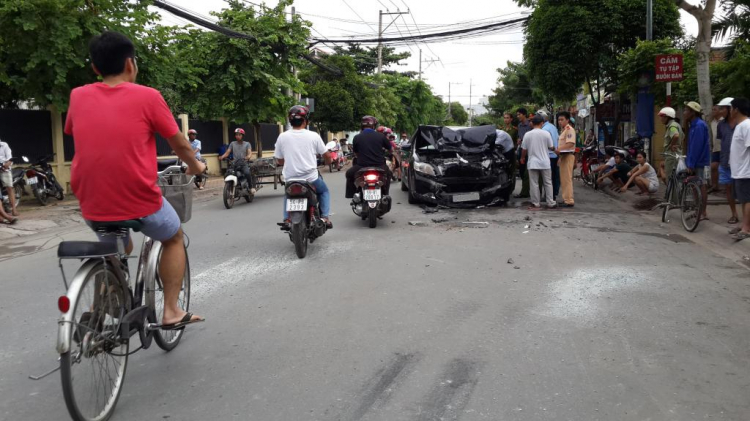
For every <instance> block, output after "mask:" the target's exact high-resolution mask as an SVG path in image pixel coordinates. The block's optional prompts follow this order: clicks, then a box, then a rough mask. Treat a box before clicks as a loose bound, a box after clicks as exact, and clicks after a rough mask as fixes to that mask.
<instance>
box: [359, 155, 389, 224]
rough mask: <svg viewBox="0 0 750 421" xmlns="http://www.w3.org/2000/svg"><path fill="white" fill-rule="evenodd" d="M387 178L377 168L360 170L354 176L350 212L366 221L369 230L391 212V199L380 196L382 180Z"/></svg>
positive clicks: (385, 174)
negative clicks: (354, 191)
mask: <svg viewBox="0 0 750 421" xmlns="http://www.w3.org/2000/svg"><path fill="white" fill-rule="evenodd" d="M387 176H388V174H387V173H386V172H385V171H384V170H383V169H382V168H377V167H369V168H362V169H361V170H359V171H357V174H356V175H355V181H354V184H355V185H356V186H357V192H356V193H354V198H353V199H352V203H351V206H352V211H353V212H354V214H355V215H357V216H359V217H360V218H362V220H365V219H366V220H367V221H368V225H369V227H370V228H375V227H376V226H377V225H378V219H379V218H381V217H382V216H383V215H385V214H386V213H388V212H390V211H391V197H390V196H387V195H385V196H384V195H382V194H381V188H382V187H383V185H384V184H385V182H384V181H383V179H384V178H385V177H387Z"/></svg>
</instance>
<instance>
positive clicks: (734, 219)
mask: <svg viewBox="0 0 750 421" xmlns="http://www.w3.org/2000/svg"><path fill="white" fill-rule="evenodd" d="M739 223H740V220H739V219H737V217H736V216H733V217H731V218H729V220H728V221H727V224H739Z"/></svg>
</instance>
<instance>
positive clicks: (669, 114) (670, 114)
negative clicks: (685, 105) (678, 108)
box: [659, 107, 677, 118]
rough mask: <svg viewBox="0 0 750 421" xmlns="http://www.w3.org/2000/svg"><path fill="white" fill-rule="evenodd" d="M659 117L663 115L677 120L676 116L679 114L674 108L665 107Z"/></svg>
mask: <svg viewBox="0 0 750 421" xmlns="http://www.w3.org/2000/svg"><path fill="white" fill-rule="evenodd" d="M659 115H660V116H662V115H663V116H667V117H669V118H675V116H676V115H677V113H675V111H674V108H672V107H665V108H662V109H661V111H659Z"/></svg>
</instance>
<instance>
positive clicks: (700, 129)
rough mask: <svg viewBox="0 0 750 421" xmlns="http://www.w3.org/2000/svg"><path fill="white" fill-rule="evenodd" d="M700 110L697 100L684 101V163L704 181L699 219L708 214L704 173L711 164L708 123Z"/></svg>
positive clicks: (706, 175)
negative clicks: (686, 127)
mask: <svg viewBox="0 0 750 421" xmlns="http://www.w3.org/2000/svg"><path fill="white" fill-rule="evenodd" d="M702 112H703V109H702V108H701V105H700V104H698V103H697V102H695V101H690V102H687V103H685V111H684V112H683V116H684V117H685V122H686V123H688V124H689V125H690V132H689V134H688V150H687V158H686V159H685V165H687V167H688V171H689V172H690V173H691V174H695V175H696V176H698V177H700V178H702V179H703V182H704V183H703V185H701V196H702V197H703V200H702V201H701V219H708V215H707V214H706V204H707V203H706V202H707V200H706V199H707V198H708V192H707V189H706V183H707V182H708V177H709V174H706V167H708V166H709V165H711V149H710V146H709V144H710V143H709V142H710V137H709V135H708V125H707V124H706V122H705V121H703V119H702V118H701V116H702Z"/></svg>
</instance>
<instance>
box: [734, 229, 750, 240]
mask: <svg viewBox="0 0 750 421" xmlns="http://www.w3.org/2000/svg"><path fill="white" fill-rule="evenodd" d="M732 238H734V239H735V240H737V241H742V240H744V239H746V238H750V232H743V231H740V232H738V233H737V234H734V235H732Z"/></svg>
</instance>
